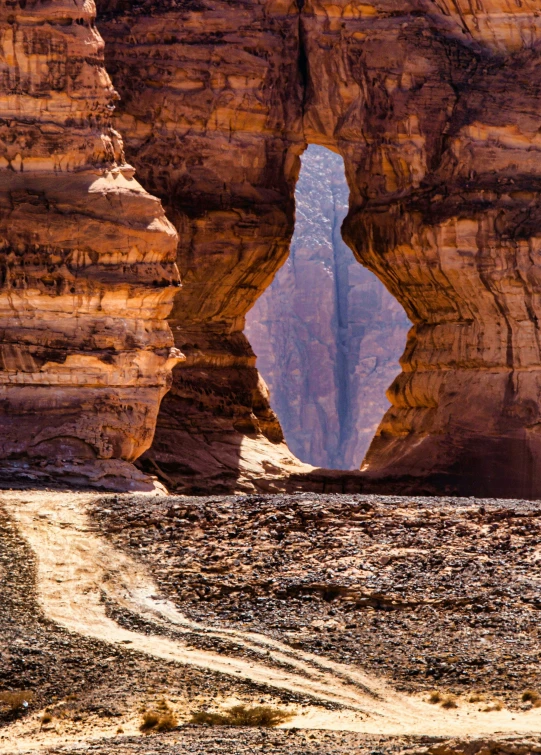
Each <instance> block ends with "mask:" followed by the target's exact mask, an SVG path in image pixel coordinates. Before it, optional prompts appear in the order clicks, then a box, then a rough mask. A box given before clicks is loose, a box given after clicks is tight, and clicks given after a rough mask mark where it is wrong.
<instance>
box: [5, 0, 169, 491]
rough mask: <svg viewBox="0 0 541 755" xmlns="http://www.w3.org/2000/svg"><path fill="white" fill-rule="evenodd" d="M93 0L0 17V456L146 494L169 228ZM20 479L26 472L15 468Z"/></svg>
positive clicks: (160, 374)
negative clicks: (108, 64) (127, 140)
mask: <svg viewBox="0 0 541 755" xmlns="http://www.w3.org/2000/svg"><path fill="white" fill-rule="evenodd" d="M94 15H95V14H94V6H93V4H91V3H88V2H84V3H83V2H80V0H77V2H73V0H70V2H67V0H55V2H37V1H34V0H29V1H28V2H26V3H22V2H21V3H18V4H17V7H15V4H14V3H11V4H6V3H4V4H3V5H2V8H0V76H1V80H2V91H1V94H0V333H1V344H0V422H1V427H2V432H1V433H0V458H1V459H3V464H2V469H3V470H4V471H6V470H7V473H8V474H11V473H12V472H17V471H18V472H19V473H20V472H21V471H22V472H23V474H26V475H28V476H30V477H31V478H32V479H35V478H36V477H38V478H43V479H47V478H48V477H49V476H51V475H52V476H54V477H65V478H67V479H69V480H71V481H76V482H83V483H86V482H91V483H94V484H98V485H104V486H106V487H107V486H108V485H109V484H111V485H120V486H121V487H127V488H129V489H130V488H131V489H144V488H145V487H148V485H149V482H148V480H146V478H145V476H144V475H142V474H141V473H140V472H139V471H138V470H136V469H135V467H133V466H132V465H131V464H129V463H128V462H131V461H133V460H134V459H136V458H137V457H138V456H139V455H140V454H141V453H142V452H143V451H144V450H145V449H146V448H148V447H149V446H150V444H151V441H152V437H153V432H154V426H155V421H156V415H157V412H158V407H159V402H160V399H161V397H162V396H163V394H164V393H165V391H166V389H167V387H168V384H169V382H170V372H171V368H172V366H173V364H175V363H176V362H177V361H178V358H177V356H178V355H176V354H175V352H173V351H172V349H171V347H172V346H173V340H172V337H171V331H170V328H169V325H168V324H167V322H166V320H165V318H166V317H167V315H168V314H169V312H170V310H171V305H172V301H173V296H174V294H175V293H176V291H177V288H176V286H178V271H177V269H176V265H175V250H176V240H177V234H176V231H175V229H174V228H173V226H172V225H171V223H170V222H169V221H168V220H167V219H166V217H165V215H164V212H163V209H162V207H161V204H160V201H159V200H158V199H156V198H155V197H152V196H150V195H149V194H147V192H146V191H145V190H144V189H143V188H142V187H141V186H140V185H139V184H138V183H137V182H136V181H135V179H134V178H133V173H134V170H133V168H131V167H130V166H129V165H127V164H126V163H125V160H124V155H123V149H122V142H121V141H120V137H119V135H118V134H117V133H116V132H115V131H114V130H113V129H112V128H111V125H110V116H111V112H112V109H113V102H114V99H115V92H114V90H113V88H112V85H111V82H110V80H109V77H108V75H107V73H106V71H105V68H104V65H103V41H102V39H101V37H100V36H99V34H98V32H97V30H96V28H95V24H94ZM25 470H26V471H25Z"/></svg>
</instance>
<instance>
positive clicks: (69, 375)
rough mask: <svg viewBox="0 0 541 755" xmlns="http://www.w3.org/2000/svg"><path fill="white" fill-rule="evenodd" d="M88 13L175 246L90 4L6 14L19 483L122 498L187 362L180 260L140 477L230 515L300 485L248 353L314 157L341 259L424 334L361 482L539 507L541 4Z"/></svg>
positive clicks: (5, 286) (176, 321)
mask: <svg viewBox="0 0 541 755" xmlns="http://www.w3.org/2000/svg"><path fill="white" fill-rule="evenodd" d="M98 10H99V28H100V31H101V32H102V34H103V36H104V37H105V39H106V47H105V54H106V68H107V72H108V73H109V74H110V75H112V77H113V79H114V84H115V86H116V87H117V89H118V90H119V92H120V96H121V100H120V102H119V103H118V110H117V115H116V121H115V124H116V126H117V127H118V128H119V130H121V131H122V133H123V135H124V136H125V145H126V149H127V155H128V159H129V162H132V163H133V164H134V165H135V167H136V168H137V170H138V175H139V177H140V180H141V182H142V185H143V186H144V187H145V189H146V190H147V191H151V192H152V193H153V194H154V195H156V196H157V197H159V198H160V199H161V200H162V201H163V203H164V205H165V209H166V212H167V214H168V217H169V219H170V221H172V223H173V224H174V226H176V229H177V231H178V235H179V240H178V247H177V238H176V234H175V230H174V228H173V227H172V226H171V224H170V222H169V221H168V220H166V218H165V215H164V214H163V210H162V207H161V205H160V203H159V201H158V200H157V199H154V198H153V197H152V196H150V195H149V194H147V193H146V191H145V190H143V189H142V188H141V187H140V186H139V184H137V183H136V182H135V179H134V178H133V175H132V169H131V168H129V167H128V166H127V165H125V163H124V156H123V152H122V145H121V142H120V139H119V137H118V135H117V134H116V132H114V131H113V130H111V128H110V116H111V113H112V109H113V100H114V93H113V89H112V86H111V83H110V81H109V78H108V75H107V73H106V71H105V68H104V66H103V57H102V55H103V50H102V41H101V38H100V36H99V34H98V32H97V31H96V29H95V26H94V21H93V18H94V8H93V5H92V4H91V3H90V2H82V0H76V1H75V2H70V3H67V2H66V0H54V1H53V0H46V1H45V2H37V0H26V2H25V1H24V0H22V1H21V2H19V3H15V2H13V0H9V2H6V3H5V4H3V5H2V7H1V9H0V28H1V31H2V37H1V60H0V69H1V72H2V90H1V95H0V129H1V133H0V138H1V143H0V161H1V165H0V236H1V240H2V241H1V243H2V246H1V254H2V268H1V269H2V279H1V281H0V284H1V289H0V299H1V300H2V301H3V304H2V308H1V313H2V315H1V316H2V351H1V353H2V368H1V376H2V377H1V383H0V392H1V394H2V402H1V405H0V406H1V412H2V423H3V430H4V432H3V437H2V444H3V445H2V447H1V448H0V454H1V456H2V457H3V459H4V460H7V461H6V463H7V462H9V463H12V464H18V465H19V466H22V467H24V465H29V466H31V467H32V468H33V469H38V470H39V469H42V470H43V475H46V474H49V471H50V473H51V475H53V476H54V475H56V476H58V475H60V474H68V473H69V474H71V475H73V476H74V479H75V478H77V479H78V478H81V479H83V478H85V476H86V479H89V477H88V475H90V476H92V474H93V475H94V477H95V478H99V477H100V476H101V477H102V478H105V477H107V475H108V474H109V473H111V474H117V472H118V473H119V474H120V470H121V469H125V474H126V475H127V479H129V478H130V475H132V474H133V472H132V471H129V469H133V468H129V469H128V468H127V467H124V466H123V465H125V464H129V462H131V461H132V460H134V459H135V458H136V457H137V456H138V455H139V454H140V453H141V452H142V451H144V450H145V449H147V448H148V447H149V445H150V444H151V442H152V435H153V429H154V422H155V419H156V415H157V411H158V406H159V402H160V398H161V397H162V395H163V394H164V392H165V390H166V387H167V383H168V375H169V372H170V369H171V366H172V364H173V363H174V362H175V361H176V360H177V359H178V358H179V357H178V353H177V352H171V351H170V349H171V347H172V343H173V342H172V337H171V332H170V330H169V326H168V325H167V324H166V323H165V321H164V318H166V317H167V316H168V315H169V310H170V308H171V306H172V303H173V298H174V293H175V290H176V286H175V284H177V283H178V273H177V269H176V267H175V257H176V261H177V264H178V268H179V270H180V274H181V276H182V278H183V288H182V289H181V290H180V293H179V295H178V296H177V297H176V298H175V300H174V305H173V310H172V312H171V315H170V320H169V322H170V325H171V327H172V330H173V336H174V340H175V345H176V347H177V348H179V349H182V350H183V351H185V353H186V361H185V362H184V363H182V364H180V365H179V367H178V368H177V369H176V370H175V374H174V379H173V387H172V390H171V392H170V393H169V394H168V395H167V397H166V398H165V400H164V402H163V403H162V407H161V410H160V413H159V416H158V423H157V430H156V435H155V440H154V443H153V445H152V448H151V450H150V451H148V452H147V454H146V458H145V461H144V465H145V468H147V469H150V470H152V471H157V472H158V473H159V474H160V475H161V476H162V478H163V479H164V480H165V481H166V482H167V483H168V484H169V485H170V486H171V487H173V488H176V489H177V490H186V491H189V490H191V491H197V490H201V491H208V490H214V491H216V492H219V491H226V490H230V489H234V488H236V489H241V490H253V489H260V490H261V489H263V490H265V489H267V490H271V489H273V488H275V487H276V486H280V485H283V481H284V479H286V478H288V477H289V478H291V476H292V475H295V474H297V473H303V472H305V473H309V472H310V468H309V467H306V466H303V465H302V464H301V463H300V462H299V461H298V460H297V459H296V458H295V457H294V456H293V455H292V454H291V453H290V452H289V451H288V449H287V446H286V445H285V444H284V443H283V439H282V435H281V429H280V426H279V423H278V421H277V419H276V416H275V415H274V413H273V412H272V410H271V408H270V405H269V401H268V395H267V393H266V390H265V386H264V384H263V383H262V382H261V381H260V380H259V378H258V373H257V370H256V367H255V356H254V354H253V351H252V349H251V347H250V345H249V343H248V341H247V339H246V337H245V336H244V334H243V329H244V320H245V316H246V313H247V312H248V311H249V310H250V308H251V307H252V306H253V304H254V302H255V301H256V300H257V298H258V296H259V295H260V294H261V292H262V291H263V290H265V289H266V288H267V286H268V285H269V284H270V282H271V281H272V278H273V276H274V275H275V274H276V272H277V270H278V269H279V267H280V266H281V264H282V263H283V262H284V260H285V258H286V256H287V251H288V245H289V241H290V238H291V234H292V231H293V219H294V196H293V195H294V187H295V182H296V180H297V177H298V173H299V164H300V161H299V156H300V155H301V153H302V152H303V151H304V149H305V148H306V146H307V144H308V143H314V144H319V145H322V146H326V147H329V148H331V149H333V150H334V151H335V152H338V153H339V154H341V156H342V157H343V159H344V163H345V170H346V177H347V181H348V185H349V189H350V206H349V212H348V216H347V218H346V220H345V224H344V234H345V240H346V242H347V243H348V245H349V246H350V247H351V248H352V249H353V250H354V252H355V255H356V256H357V258H358V259H359V261H361V262H362V263H363V264H364V265H365V266H366V267H367V268H368V269H370V270H371V271H372V272H374V273H375V274H376V275H377V276H378V277H379V278H380V280H382V281H383V283H384V284H385V286H386V287H387V289H388V290H389V291H390V293H391V294H392V295H394V296H395V297H396V299H397V300H398V301H399V302H400V303H401V304H402V305H403V307H404V309H405V311H406V312H407V314H408V317H409V318H410V320H411V322H412V324H413V327H412V329H411V331H410V334H409V339H408V344H407V347H406V352H405V354H404V356H403V358H402V360H401V366H402V373H401V374H400V375H399V376H398V377H397V379H396V380H395V381H394V383H393V385H392V387H391V389H390V391H389V393H388V396H389V397H390V400H391V407H390V409H389V410H388V412H387V413H386V416H385V418H384V419H383V421H382V423H381V424H380V427H379V429H378V431H377V434H376V437H375V439H374V441H373V442H372V444H371V447H370V449H369V451H368V454H367V456H366V458H365V461H364V463H363V471H362V473H359V475H358V477H357V478H356V479H357V480H358V484H359V486H363V485H367V484H371V483H372V482H377V481H381V480H384V481H389V480H391V481H394V482H396V483H398V484H403V485H405V486H406V487H407V486H409V488H416V489H418V488H419V485H421V486H423V485H425V486H426V485H428V486H430V485H432V486H434V489H436V490H449V491H455V492H462V493H481V494H486V495H516V496H539V495H541V431H540V428H541V416H540V412H539V406H540V403H541V402H540V399H541V396H540V394H541V353H540V349H541V347H540V344H541V340H540V338H539V313H540V307H541V298H540V293H541V284H540V280H541V275H540V261H539V259H538V258H539V248H540V238H541V235H540V230H539V229H540V228H541V202H540V196H541V194H540V189H541V180H540V178H541V177H540V174H539V170H540V169H539V165H540V162H539V159H538V155H539V151H540V143H539V133H540V132H541V104H540V103H541V59H540V56H539V45H540V44H541V39H540V36H541V16H540V14H539V13H538V8H537V0H536V1H535V2H534V0H522V2H521V3H520V4H510V3H509V2H507V0H479V2H477V3H476V4H475V6H473V5H472V4H471V3H470V2H469V0H452V2H451V0H363V2H362V3H356V2H351V1H350V0H333V1H332V2H330V1H329V0H304V2H303V3H298V4H297V3H295V2H290V0H259V1H257V0H240V1H238V2H230V1H228V0H131V1H130V2H127V1H126V0H99V3H98ZM40 465H42V466H40ZM90 470H94V472H91V471H90ZM96 470H100V471H96ZM107 470H108V471H107ZM115 470H116V471H115ZM134 484H135V483H134Z"/></svg>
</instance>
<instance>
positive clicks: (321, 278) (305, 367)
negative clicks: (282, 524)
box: [246, 145, 410, 469]
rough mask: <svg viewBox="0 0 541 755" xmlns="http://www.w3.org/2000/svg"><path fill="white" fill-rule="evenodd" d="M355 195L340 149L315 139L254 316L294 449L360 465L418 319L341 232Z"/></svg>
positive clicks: (261, 360)
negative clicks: (411, 318)
mask: <svg viewBox="0 0 541 755" xmlns="http://www.w3.org/2000/svg"><path fill="white" fill-rule="evenodd" d="M348 196H349V190H348V187H347V184H346V181H345V176H344V165H343V162H342V159H341V157H340V156H339V155H336V154H333V153H332V152H330V151H329V150H328V149H324V148H323V147H317V146H314V145H311V146H310V147H308V150H307V151H306V152H305V153H304V155H303V156H302V169H301V173H300V177H299V181H298V183H297V187H296V191H295V202H296V219H295V233H294V235H293V239H292V241H291V251H290V254H289V257H288V259H287V262H286V263H285V264H284V265H283V267H282V268H281V269H280V270H279V271H278V274H277V276H276V278H275V279H274V281H273V283H272V284H271V286H270V287H269V288H268V289H267V290H266V291H265V293H264V294H263V295H262V296H261V297H260V298H259V299H258V300H257V302H256V304H255V305H254V307H253V308H252V309H251V310H250V312H249V313H248V316H247V318H246V335H247V337H248V339H249V341H250V343H251V344H252V346H253V348H254V351H255V352H256V354H257V367H258V369H259V371H260V372H261V374H262V375H263V377H264V379H265V381H266V383H267V384H268V386H269V389H270V392H271V401H272V406H273V407H274V409H275V410H276V412H277V413H278V416H279V418H280V423H281V425H282V427H283V430H284V435H285V438H286V441H287V444H288V446H289V448H290V449H291V450H292V451H293V453H295V454H296V455H297V456H298V457H299V458H300V459H302V460H303V461H306V462H309V463H310V464H314V465H315V466H318V467H327V468H335V469H358V468H359V464H360V463H361V461H362V459H363V457H364V455H365V453H366V450H367V449H368V446H369V444H370V441H371V440H372V437H373V436H374V433H375V431H376V429H377V427H378V425H379V423H380V421H381V418H382V417H383V415H384V414H385V412H386V410H387V409H388V407H389V402H388V401H387V399H386V397H385V391H386V390H387V388H388V386H389V385H390V383H391V382H392V380H393V379H394V378H395V377H396V375H397V374H398V372H399V371H400V368H399V366H398V359H399V357H400V355H401V354H402V352H403V351H404V345H405V343H406V336H407V332H408V329H409V327H410V323H409V322H408V319H407V317H406V315H405V313H404V310H403V309H402V307H401V306H400V305H399V303H398V302H397V300H396V299H395V298H394V297H393V296H391V294H390V293H389V292H388V291H387V290H386V288H385V287H384V286H383V285H382V283H381V282H380V281H379V280H378V279H377V278H376V276H375V275H373V274H372V273H371V272H369V271H368V270H367V269H366V268H365V267H363V266H362V265H359V263H358V262H357V260H356V259H355V258H354V256H353V254H352V253H351V249H349V248H348V247H347V246H346V244H344V242H343V240H342V236H341V234H340V226H341V225H342V221H343V220H344V218H345V216H346V214H347V211H348Z"/></svg>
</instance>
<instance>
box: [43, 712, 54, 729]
mask: <svg viewBox="0 0 541 755" xmlns="http://www.w3.org/2000/svg"><path fill="white" fill-rule="evenodd" d="M52 720H53V717H52V715H51V714H50V713H49V711H48V710H46V711H45V713H44V714H43V715H42V717H41V725H42V726H46V725H47V724H50V723H51V721H52Z"/></svg>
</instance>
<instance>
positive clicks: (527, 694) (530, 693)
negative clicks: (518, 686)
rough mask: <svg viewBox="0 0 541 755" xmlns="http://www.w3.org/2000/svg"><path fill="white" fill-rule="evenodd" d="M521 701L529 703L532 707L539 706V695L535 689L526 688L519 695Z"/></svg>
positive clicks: (540, 699)
mask: <svg viewBox="0 0 541 755" xmlns="http://www.w3.org/2000/svg"><path fill="white" fill-rule="evenodd" d="M521 700H522V702H523V703H531V704H532V705H533V707H534V708H541V695H540V694H539V692H537V690H535V689H527V690H524V692H523V693H522V695H521Z"/></svg>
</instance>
